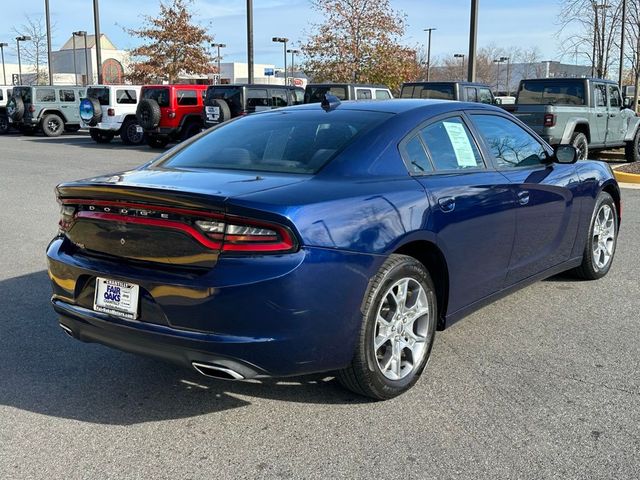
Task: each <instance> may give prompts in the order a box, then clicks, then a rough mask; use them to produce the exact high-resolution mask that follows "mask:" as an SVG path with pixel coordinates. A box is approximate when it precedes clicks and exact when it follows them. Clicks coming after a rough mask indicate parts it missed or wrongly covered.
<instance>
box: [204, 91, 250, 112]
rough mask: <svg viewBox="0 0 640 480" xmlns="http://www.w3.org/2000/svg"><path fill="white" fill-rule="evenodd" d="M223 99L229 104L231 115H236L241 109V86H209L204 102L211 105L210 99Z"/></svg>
mask: <svg viewBox="0 0 640 480" xmlns="http://www.w3.org/2000/svg"><path fill="white" fill-rule="evenodd" d="M214 99H215V100H224V101H225V102H227V104H228V105H229V109H230V110H231V116H233V117H237V116H238V115H239V114H240V112H241V111H242V110H243V107H242V87H224V86H220V87H209V88H208V89H207V96H206V99H205V103H206V104H207V105H211V101H212V100H214Z"/></svg>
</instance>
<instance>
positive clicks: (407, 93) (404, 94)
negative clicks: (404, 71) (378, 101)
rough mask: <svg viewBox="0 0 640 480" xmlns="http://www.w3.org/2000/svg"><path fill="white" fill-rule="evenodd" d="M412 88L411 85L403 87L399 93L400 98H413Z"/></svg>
mask: <svg viewBox="0 0 640 480" xmlns="http://www.w3.org/2000/svg"><path fill="white" fill-rule="evenodd" d="M414 88H417V87H414V86H413V85H405V86H404V87H402V90H401V91H400V98H413V90H414Z"/></svg>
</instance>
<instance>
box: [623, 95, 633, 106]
mask: <svg viewBox="0 0 640 480" xmlns="http://www.w3.org/2000/svg"><path fill="white" fill-rule="evenodd" d="M632 107H633V98H631V97H624V99H623V100H622V108H632Z"/></svg>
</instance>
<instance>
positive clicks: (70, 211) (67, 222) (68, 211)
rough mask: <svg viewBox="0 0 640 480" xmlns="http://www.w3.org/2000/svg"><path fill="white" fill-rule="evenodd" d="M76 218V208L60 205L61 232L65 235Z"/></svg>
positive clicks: (59, 225)
mask: <svg viewBox="0 0 640 480" xmlns="http://www.w3.org/2000/svg"><path fill="white" fill-rule="evenodd" d="M75 216H76V207H74V206H73V205H65V204H60V220H59V221H58V227H59V232H60V233H64V232H66V231H67V230H69V228H70V227H71V224H72V223H73V221H74V219H75Z"/></svg>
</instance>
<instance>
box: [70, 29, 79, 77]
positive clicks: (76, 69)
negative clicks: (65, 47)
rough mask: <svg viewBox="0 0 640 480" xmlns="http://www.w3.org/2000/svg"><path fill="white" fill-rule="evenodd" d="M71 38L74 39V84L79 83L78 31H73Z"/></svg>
mask: <svg viewBox="0 0 640 480" xmlns="http://www.w3.org/2000/svg"><path fill="white" fill-rule="evenodd" d="M71 38H72V40H73V74H74V77H73V78H74V80H73V84H74V85H78V63H77V62H76V32H73V35H71Z"/></svg>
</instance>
